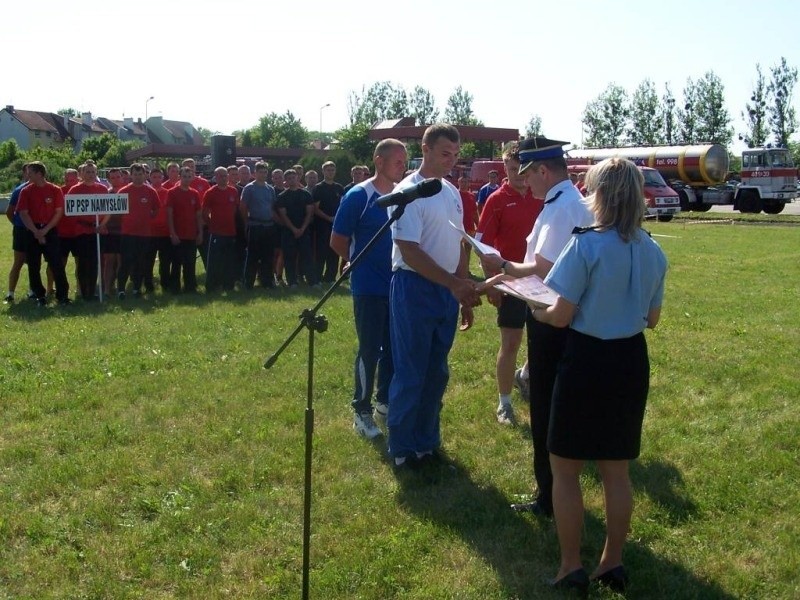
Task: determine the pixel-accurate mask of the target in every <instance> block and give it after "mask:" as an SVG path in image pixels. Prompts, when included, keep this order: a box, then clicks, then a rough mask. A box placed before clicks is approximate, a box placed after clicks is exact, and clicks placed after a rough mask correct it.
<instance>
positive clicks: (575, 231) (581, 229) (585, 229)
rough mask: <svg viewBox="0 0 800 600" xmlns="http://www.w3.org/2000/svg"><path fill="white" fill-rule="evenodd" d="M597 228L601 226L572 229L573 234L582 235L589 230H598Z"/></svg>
mask: <svg viewBox="0 0 800 600" xmlns="http://www.w3.org/2000/svg"><path fill="white" fill-rule="evenodd" d="M597 229H600V227H599V226H597V225H592V226H591V227H576V228H575V229H573V230H572V233H573V235H574V234H578V235H580V234H581V233H586V232H587V231H596V230H597Z"/></svg>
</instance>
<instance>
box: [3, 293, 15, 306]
mask: <svg viewBox="0 0 800 600" xmlns="http://www.w3.org/2000/svg"><path fill="white" fill-rule="evenodd" d="M3 302H4V303H5V304H14V296H12V295H11V294H9V295H8V296H6V297H5V298H3Z"/></svg>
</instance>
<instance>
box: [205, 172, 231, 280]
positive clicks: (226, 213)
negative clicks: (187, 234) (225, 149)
mask: <svg viewBox="0 0 800 600" xmlns="http://www.w3.org/2000/svg"><path fill="white" fill-rule="evenodd" d="M228 177H229V174H228V169H226V168H225V167H217V168H216V169H214V181H216V185H214V186H213V187H212V188H211V189H210V190H208V191H207V192H206V194H205V196H203V221H204V222H205V224H206V225H207V227H208V244H207V247H208V255H207V256H206V292H211V291H213V290H215V289H217V288H218V287H220V286H222V289H223V290H232V289H233V285H234V282H235V281H236V276H237V274H238V272H239V270H238V269H237V261H236V215H237V213H238V211H239V190H238V189H237V188H236V187H235V186H232V185H228Z"/></svg>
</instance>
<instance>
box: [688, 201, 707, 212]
mask: <svg viewBox="0 0 800 600" xmlns="http://www.w3.org/2000/svg"><path fill="white" fill-rule="evenodd" d="M692 210H696V211H697V212H708V211H710V210H711V204H707V203H705V202H695V203H694V204H692Z"/></svg>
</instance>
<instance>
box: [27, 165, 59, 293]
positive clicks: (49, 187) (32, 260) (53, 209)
mask: <svg viewBox="0 0 800 600" xmlns="http://www.w3.org/2000/svg"><path fill="white" fill-rule="evenodd" d="M28 175H29V177H30V184H29V185H27V186H26V187H24V188H23V189H22V191H21V192H20V194H19V202H18V203H17V212H18V213H19V216H20V218H21V219H22V223H23V224H24V225H25V229H27V238H26V243H25V258H26V261H27V263H28V277H29V278H30V286H31V290H32V291H33V293H34V294H35V295H36V300H37V301H38V303H39V305H40V306H45V305H46V304H47V296H46V290H45V288H44V286H43V285H42V274H41V272H40V271H41V267H42V255H44V257H45V260H46V261H47V264H48V265H49V266H50V269H51V270H52V271H53V279H54V280H55V285H56V300H57V301H58V303H59V304H60V305H62V306H63V305H67V304H70V303H71V301H70V299H69V282H68V281H67V274H66V271H65V270H64V262H63V259H62V258H61V247H60V245H59V240H58V234H57V233H56V229H55V228H56V225H58V222H59V221H60V220H61V218H62V217H63V216H64V193H63V192H62V191H61V188H60V187H58V186H57V185H55V184H52V183H50V182H49V181H47V167H45V166H44V164H43V163H41V162H39V161H34V162H32V163H30V164H29V165H28Z"/></svg>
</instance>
